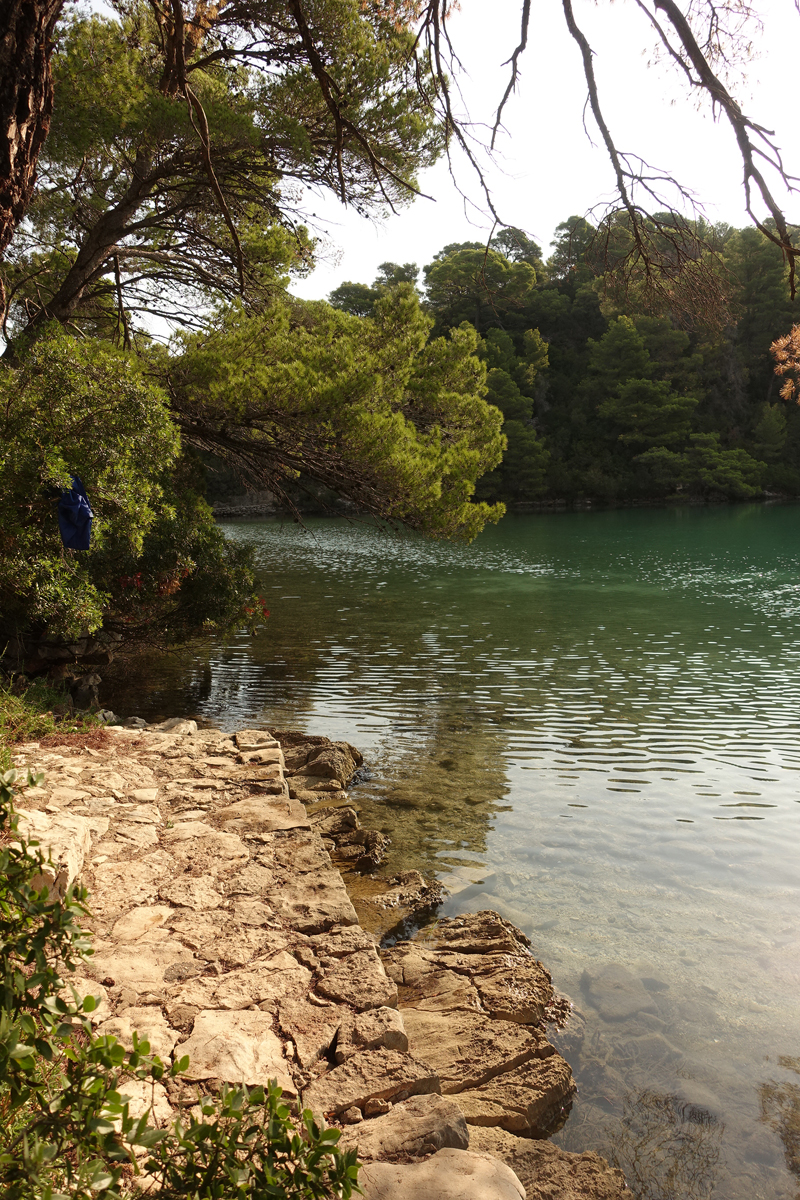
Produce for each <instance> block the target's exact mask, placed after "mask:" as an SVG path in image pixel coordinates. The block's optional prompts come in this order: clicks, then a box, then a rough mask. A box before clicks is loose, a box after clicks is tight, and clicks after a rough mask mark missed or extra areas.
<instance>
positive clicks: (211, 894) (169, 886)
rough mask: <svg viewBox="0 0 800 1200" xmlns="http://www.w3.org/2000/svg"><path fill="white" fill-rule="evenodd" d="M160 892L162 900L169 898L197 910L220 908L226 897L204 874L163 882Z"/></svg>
mask: <svg viewBox="0 0 800 1200" xmlns="http://www.w3.org/2000/svg"><path fill="white" fill-rule="evenodd" d="M158 894H159V896H160V897H161V899H162V900H169V901H170V902H171V903H172V904H176V905H178V907H180V908H191V909H194V911H195V912H207V911H209V910H211V909H215V908H219V906H220V904H222V902H223V900H224V899H225V897H224V896H223V895H221V893H220V892H219V891H218V890H217V889H216V888H215V887H214V884H213V883H212V882H211V880H210V879H207V878H206V877H205V876H204V875H199V876H193V875H183V876H181V877H179V878H178V879H176V880H174V881H173V882H171V883H163V884H162V885H161V887H160V888H159V890H158Z"/></svg>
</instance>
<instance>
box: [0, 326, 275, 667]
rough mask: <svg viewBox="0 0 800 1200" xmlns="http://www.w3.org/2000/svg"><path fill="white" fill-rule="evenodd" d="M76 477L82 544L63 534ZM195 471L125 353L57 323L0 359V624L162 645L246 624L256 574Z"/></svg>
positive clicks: (151, 389) (162, 403)
mask: <svg viewBox="0 0 800 1200" xmlns="http://www.w3.org/2000/svg"><path fill="white" fill-rule="evenodd" d="M72 475H78V476H79V477H80V478H81V480H82V481H83V483H84V486H85V487H86V490H87V492H88V495H89V499H90V501H91V504H92V507H93V509H94V512H95V520H94V523H93V527H92V544H91V548H90V549H89V550H88V551H73V550H65V549H64V547H63V546H62V543H61V536H60V533H59V528H58V519H57V511H56V509H57V501H58V498H59V494H60V491H61V490H62V489H63V488H66V487H69V486H70V477H71V476H72ZM196 475H197V472H196V470H195V469H194V467H193V464H192V463H191V462H190V461H189V460H187V459H186V458H185V457H182V456H180V441H179V436H178V432H177V430H176V428H175V425H174V423H173V420H172V417H171V414H170V412H169V408H168V405H167V402H166V398H165V395H164V393H163V392H162V391H161V389H160V388H159V387H157V386H156V384H155V383H153V381H152V379H150V378H148V377H147V375H146V374H145V371H144V369H143V367H142V365H141V364H140V363H139V362H138V361H137V360H136V359H135V358H134V357H133V356H132V355H130V354H124V353H122V352H120V351H117V350H115V349H114V348H113V347H111V346H110V345H108V344H103V343H101V342H99V341H93V340H90V339H87V340H84V341H77V340H76V339H75V338H74V337H72V336H70V335H69V334H68V333H66V332H65V331H64V330H62V329H60V328H59V327H58V326H53V327H52V328H50V329H49V330H48V331H47V332H46V334H45V335H44V336H42V337H41V338H40V339H39V340H38V341H37V342H35V343H34V344H33V346H32V347H31V348H30V349H29V351H27V352H26V353H24V354H23V355H22V357H21V358H20V359H19V360H18V361H17V362H16V363H15V364H13V365H8V364H4V365H2V366H0V531H1V532H0V612H2V614H3V621H2V625H3V629H2V631H0V633H2V635H3V636H4V637H5V638H6V639H8V638H10V637H13V636H14V635H15V634H16V633H17V632H18V631H22V632H23V633H25V634H28V633H30V634H32V635H34V636H38V637H41V638H45V637H46V638H49V639H64V640H66V641H67V642H78V641H79V640H80V639H81V638H83V637H86V635H87V634H91V633H94V632H95V631H97V630H99V629H100V628H101V626H104V627H105V628H106V629H109V628H110V629H112V630H113V631H114V632H115V633H118V634H121V635H122V639H123V640H124V641H130V640H134V639H135V638H136V637H137V636H139V637H141V636H151V637H157V638H158V640H160V641H167V642H169V641H176V640H181V639H184V638H186V637H190V636H193V635H194V634H198V633H204V632H207V631H208V629H215V630H221V629H228V628H230V627H231V626H235V625H236V624H244V623H245V621H244V612H245V610H246V608H247V607H248V606H250V605H251V604H252V597H253V575H252V572H251V570H250V567H249V564H248V562H247V561H246V556H244V555H243V554H242V552H241V551H236V550H235V549H233V548H229V547H228V546H227V545H226V543H225V539H224V537H223V535H222V533H221V532H220V531H219V530H218V529H217V527H216V526H215V524H214V521H213V517H212V515H211V511H210V509H209V507H208V505H207V504H206V503H205V501H204V500H203V499H202V496H201V495H200V494H199V490H201V489H202V481H198V480H197V478H196ZM212 580H214V581H216V583H215V585H212ZM0 648H2V647H0ZM76 656H78V657H79V654H78V655H76Z"/></svg>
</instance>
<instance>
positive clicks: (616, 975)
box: [581, 963, 657, 1021]
mask: <svg viewBox="0 0 800 1200" xmlns="http://www.w3.org/2000/svg"><path fill="white" fill-rule="evenodd" d="M581 985H582V986H583V989H584V991H585V992H586V996H587V999H588V1000H589V1003H590V1004H591V1005H592V1006H593V1007H594V1008H596V1009H597V1011H598V1012H599V1013H600V1016H601V1017H602V1018H603V1020H604V1021H624V1020H625V1018H626V1017H632V1016H633V1015H634V1014H635V1013H638V1012H651V1013H652V1012H656V1011H657V1009H656V1005H655V1004H654V1003H653V997H652V996H651V995H650V993H649V992H648V991H647V989H646V988H645V986H644V984H643V983H642V981H641V979H639V978H637V976H636V975H632V974H631V972H630V971H629V970H628V969H627V968H626V967H623V966H622V964H621V963H608V964H607V965H606V966H604V967H601V968H600V969H599V970H597V969H593V970H591V971H590V970H586V971H584V973H583V978H582V979H581Z"/></svg>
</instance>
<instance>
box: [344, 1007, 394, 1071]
mask: <svg viewBox="0 0 800 1200" xmlns="http://www.w3.org/2000/svg"><path fill="white" fill-rule="evenodd" d="M346 1011H347V1015H346V1016H345V1017H344V1018H343V1020H342V1023H341V1026H340V1028H339V1036H338V1037H337V1039H336V1061H337V1063H343V1062H344V1061H345V1060H346V1059H348V1058H352V1056H353V1055H354V1054H359V1053H360V1052H361V1051H362V1050H377V1049H378V1048H379V1047H380V1046H383V1047H384V1048H385V1049H386V1050H399V1051H401V1053H404V1054H405V1053H407V1052H408V1034H407V1033H406V1029H405V1025H404V1024H403V1018H402V1016H401V1014H400V1013H399V1012H398V1011H397V1009H396V1008H388V1007H386V1008H374V1009H372V1011H371V1012H363V1013H358V1014H354V1013H352V1012H350V1011H349V1009H348V1010H346Z"/></svg>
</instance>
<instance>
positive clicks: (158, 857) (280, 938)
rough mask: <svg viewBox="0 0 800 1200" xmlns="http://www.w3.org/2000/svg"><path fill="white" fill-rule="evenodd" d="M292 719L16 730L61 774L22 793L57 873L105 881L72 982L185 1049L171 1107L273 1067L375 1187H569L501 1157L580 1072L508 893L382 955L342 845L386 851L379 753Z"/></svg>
mask: <svg viewBox="0 0 800 1200" xmlns="http://www.w3.org/2000/svg"><path fill="white" fill-rule="evenodd" d="M283 740H284V746H285V751H286V752H285V753H284V748H282V746H281V744H280V743H279V742H278V741H277V740H276V739H275V738H274V737H273V736H272V735H271V734H269V733H267V732H265V731H263V730H241V731H239V732H238V733H236V734H234V735H227V734H223V733H220V732H218V731H208V730H202V731H200V730H198V729H197V727H196V725H195V723H194V722H193V721H180V720H172V721H167V722H164V723H163V724H162V725H160V726H157V727H148V728H147V729H122V728H116V729H112V730H109V731H108V744H107V745H106V747H105V748H103V749H86V748H84V749H79V748H78V749H74V750H73V749H71V748H66V747H59V748H58V749H57V750H46V749H41V748H39V747H38V746H37V745H36V744H31V745H27V746H23V747H21V748H20V753H19V755H18V756H17V758H16V764H17V766H18V767H24V768H27V767H28V766H31V767H34V768H36V769H38V770H42V771H44V772H45V780H44V785H43V786H42V787H40V788H25V789H24V790H23V792H22V794H21V795H20V797H19V803H18V810H19V812H20V817H21V826H22V828H23V829H24V830H25V832H26V833H27V834H28V835H35V836H36V837H37V838H38V839H39V840H40V842H41V844H42V848H43V849H44V850H45V851H48V850H49V852H50V853H51V855H52V858H53V861H54V864H55V866H54V869H53V871H52V872H51V874H50V877H49V883H50V886H51V888H52V889H53V891H54V892H55V891H58V892H60V893H61V894H63V892H64V890H65V888H66V886H67V885H68V884H69V883H71V882H72V881H73V880H75V879H76V878H80V879H81V881H82V882H83V883H84V884H86V886H87V887H88V888H89V891H90V904H91V910H92V918H91V921H90V922H88V925H89V927H90V928H91V929H92V930H93V932H94V948H95V953H94V955H93V956H92V957H91V958H90V959H89V960H88V962H87V965H86V968H85V977H82V978H79V979H73V983H74V985H75V987H76V988H77V990H78V992H79V993H80V994H87V993H91V994H92V995H95V996H98V997H99V998H100V1004H99V1005H98V1008H97V1009H96V1010H95V1011H94V1012H93V1014H92V1019H93V1021H94V1023H95V1025H96V1027H97V1028H98V1030H99V1031H100V1032H103V1033H111V1034H114V1035H115V1036H116V1037H118V1038H119V1039H120V1041H122V1042H123V1043H125V1044H127V1045H131V1038H132V1034H133V1031H134V1030H136V1031H138V1032H139V1034H140V1035H142V1036H146V1037H147V1038H148V1040H149V1041H150V1044H151V1048H152V1050H153V1051H154V1052H155V1053H157V1054H159V1055H160V1056H161V1057H162V1058H163V1059H165V1060H169V1059H171V1057H172V1056H173V1055H175V1056H176V1057H181V1056H183V1055H184V1054H188V1055H189V1057H190V1066H189V1068H188V1070H187V1071H186V1073H185V1075H184V1077H183V1078H182V1079H181V1080H176V1081H170V1082H169V1083H168V1084H167V1085H165V1086H161V1085H156V1091H155V1102H154V1107H153V1117H154V1119H155V1120H156V1121H157V1122H159V1123H162V1122H165V1121H168V1120H169V1119H170V1118H171V1116H172V1114H173V1112H174V1111H175V1109H176V1108H177V1107H180V1106H192V1105H194V1104H195V1103H196V1102H197V1101H198V1099H199V1097H200V1095H201V1093H204V1092H213V1091H217V1090H218V1089H219V1087H220V1086H221V1084H222V1082H230V1083H240V1082H243V1083H247V1084H255V1083H259V1082H263V1081H264V1080H266V1079H267V1078H273V1079H276V1080H277V1081H278V1082H279V1083H280V1085H281V1087H282V1089H283V1091H284V1093H285V1096H286V1098H287V1100H288V1101H290V1102H292V1103H295V1104H296V1105H298V1106H304V1107H309V1108H311V1109H312V1110H313V1111H314V1112H315V1113H316V1114H317V1115H321V1116H324V1117H325V1118H326V1120H328V1121H329V1122H331V1123H337V1124H339V1125H340V1126H342V1128H343V1129H344V1134H343V1142H344V1144H347V1145H358V1147H359V1153H360V1156H361V1157H362V1159H364V1160H365V1161H367V1162H368V1163H371V1162H375V1164H376V1166H375V1167H374V1168H373V1167H369V1169H366V1168H365V1171H364V1174H363V1186H364V1190H365V1193H366V1195H367V1196H368V1197H370V1198H372V1200H379V1198H380V1200H400V1198H401V1197H402V1198H403V1200H410V1198H411V1197H413V1196H417V1195H420V1196H422V1195H424V1196H425V1197H426V1198H428V1197H430V1200H434V1198H436V1197H440V1198H441V1200H450V1198H451V1197H452V1198H453V1200H456V1198H457V1200H506V1198H508V1200H517V1197H524V1195H525V1187H527V1188H528V1195H529V1196H530V1197H536V1196H541V1197H544V1196H545V1195H552V1194H554V1193H552V1192H551V1191H547V1192H545V1191H537V1190H536V1186H537V1185H536V1179H535V1178H533V1177H532V1176H533V1175H535V1172H533V1173H532V1172H531V1170H530V1169H528V1168H529V1167H530V1162H529V1161H528V1160H527V1159H525V1162H526V1163H527V1168H526V1170H525V1171H523V1172H522V1173H523V1174H525V1173H527V1175H528V1176H531V1178H530V1179H526V1181H525V1187H523V1185H522V1184H521V1183H520V1182H519V1179H518V1178H517V1175H515V1174H514V1172H513V1171H512V1170H510V1169H509V1168H508V1167H505V1166H503V1165H502V1164H501V1163H499V1162H497V1160H496V1158H492V1157H491V1156H490V1155H488V1154H487V1151H490V1150H492V1144H491V1138H492V1135H493V1134H496V1135H497V1136H496V1138H495V1141H496V1143H497V1150H496V1152H497V1155H498V1157H500V1158H504V1159H506V1160H507V1161H511V1159H512V1157H513V1156H512V1155H511V1150H510V1149H509V1147H508V1145H506V1144H505V1142H504V1141H503V1139H506V1140H507V1139H509V1138H511V1141H512V1149H513V1148H514V1144H516V1143H520V1144H521V1143H522V1142H523V1141H524V1142H526V1143H527V1144H529V1145H536V1143H534V1142H530V1141H529V1139H530V1137H531V1135H533V1136H544V1135H546V1133H547V1132H548V1130H549V1129H550V1128H551V1127H552V1125H553V1124H554V1123H556V1122H557V1121H558V1118H559V1115H560V1113H561V1111H562V1109H563V1106H564V1105H565V1104H568V1103H569V1100H570V1098H571V1095H572V1093H573V1091H574V1082H573V1080H572V1075H571V1072H570V1069H569V1066H568V1064H567V1063H566V1062H565V1061H564V1059H563V1058H561V1056H560V1055H558V1053H557V1052H556V1051H555V1050H554V1048H553V1047H552V1046H551V1045H550V1044H549V1042H548V1041H547V1039H546V1037H545V1034H544V1033H543V1031H542V1027H541V1026H542V1020H543V1017H544V1016H545V1015H546V1010H547V1008H548V1005H551V1004H552V1003H553V1002H554V1000H555V995H554V993H553V990H552V985H551V982H550V977H549V975H548V974H547V972H546V971H545V970H544V968H543V967H542V966H541V964H539V963H537V962H536V961H535V959H533V958H532V957H531V955H530V953H529V951H528V948H527V944H526V940H525V939H524V937H523V935H522V934H521V933H520V932H519V931H518V930H516V929H514V927H513V926H511V925H509V924H508V923H507V922H505V921H503V920H502V919H501V918H500V917H498V916H497V914H494V913H481V914H477V915H476V916H475V917H468V918H463V919H461V920H458V921H445V922H440V923H439V924H438V925H437V926H436V934H435V937H433V938H430V939H428V940H425V941H420V940H418V941H416V942H414V943H403V944H400V945H398V946H396V947H394V948H393V949H392V950H391V951H389V952H387V953H386V954H385V955H384V961H383V962H382V960H381V956H380V955H379V953H378V949H377V946H376V938H375V937H374V936H373V935H371V934H369V933H367V932H365V931H364V930H363V929H362V928H361V927H360V926H359V924H358V920H357V916H356V912H355V909H354V908H353V905H352V903H351V901H350V899H349V897H348V894H347V891H346V888H345V886H344V882H343V880H342V876H341V874H340V872H339V871H338V870H337V869H336V868H335V866H334V865H333V862H332V860H331V857H330V853H329V852H330V851H334V850H336V851H337V853H338V854H339V855H343V856H344V857H345V858H349V859H350V860H355V861H357V862H359V863H361V865H362V866H365V867H366V868H367V869H368V868H369V865H370V863H371V862H375V861H379V860H380V857H381V855H382V854H383V852H384V846H383V845H382V842H381V835H379V834H371V833H370V832H369V831H366V830H362V829H361V828H360V825H359V823H358V820H357V816H356V813H355V810H354V808H353V807H351V806H350V805H349V803H348V800H349V797H348V794H347V792H346V790H345V787H346V783H347V780H348V779H349V778H350V777H351V775H352V774H353V772H354V770H355V769H356V767H357V766H359V765H360V761H361V760H360V755H358V752H357V751H355V750H354V749H353V748H352V747H350V746H348V745H347V744H346V743H331V742H329V741H328V739H324V738H312V739H302V738H299V739H298V736H297V735H292V736H290V735H286V737H285V738H284V739H283ZM337 843H338V849H337ZM398 1004H399V1008H398ZM125 1089H126V1090H127V1091H129V1092H132V1093H135V1092H136V1088H135V1085H133V1084H127V1083H126V1084H125ZM134 1100H135V1101H138V1103H139V1104H140V1105H141V1106H142V1107H143V1106H144V1105H145V1103H146V1101H145V1097H144V1091H142V1095H141V1097H137V1096H136V1095H135V1094H134ZM131 1107H132V1111H135V1109H136V1104H134V1105H132V1106H131ZM476 1127H479V1128H480V1130H481V1137H482V1142H481V1145H480V1146H479V1147H477V1153H476V1152H473V1151H471V1150H470V1149H469V1146H470V1128H473V1129H475V1128H476ZM519 1134H523V1135H526V1136H525V1137H524V1138H521V1137H519V1136H512V1135H519ZM487 1139H488V1140H487ZM550 1149H553V1150H554V1149H555V1148H553V1147H550ZM555 1153H556V1155H557V1156H558V1157H559V1159H560V1160H564V1161H565V1162H566V1161H568V1160H577V1159H584V1158H586V1157H587V1156H575V1155H564V1154H562V1152H560V1151H556V1152H555ZM588 1157H589V1158H591V1159H596V1158H597V1156H594V1155H592V1156H588ZM522 1158H523V1159H524V1155H523V1156H522ZM379 1160H381V1161H379ZM385 1160H393V1162H392V1165H391V1166H390V1165H389V1164H388V1163H387V1162H386V1161H385ZM419 1160H424V1161H422V1162H420V1161H419ZM521 1161H522V1160H521ZM597 1163H602V1160H600V1159H597ZM551 1165H552V1164H551ZM573 1165H574V1164H573ZM604 1166H605V1164H604ZM514 1169H515V1170H516V1169H517V1167H516V1166H515V1168H514ZM576 1169H577V1168H576ZM606 1171H610V1168H607V1167H606ZM551 1173H552V1172H551ZM546 1174H547V1173H546V1171H545V1172H544V1174H543V1176H542V1178H543V1180H544V1179H545V1176H546ZM573 1174H574V1172H573ZM611 1176H614V1177H617V1176H618V1177H619V1178H618V1179H617V1180H616V1185H617V1190H616V1191H608V1190H606V1191H597V1192H596V1193H594V1192H591V1191H580V1192H577V1191H575V1192H574V1193H572V1192H569V1191H564V1192H563V1195H564V1197H568V1196H570V1195H572V1194H575V1195H578V1194H580V1195H582V1196H591V1195H595V1194H596V1195H597V1197H598V1200H599V1197H601V1196H602V1197H603V1200H606V1198H607V1200H616V1197H617V1196H622V1195H623V1187H624V1184H623V1183H622V1180H621V1176H620V1175H619V1172H611ZM606 1182H608V1180H606Z"/></svg>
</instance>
